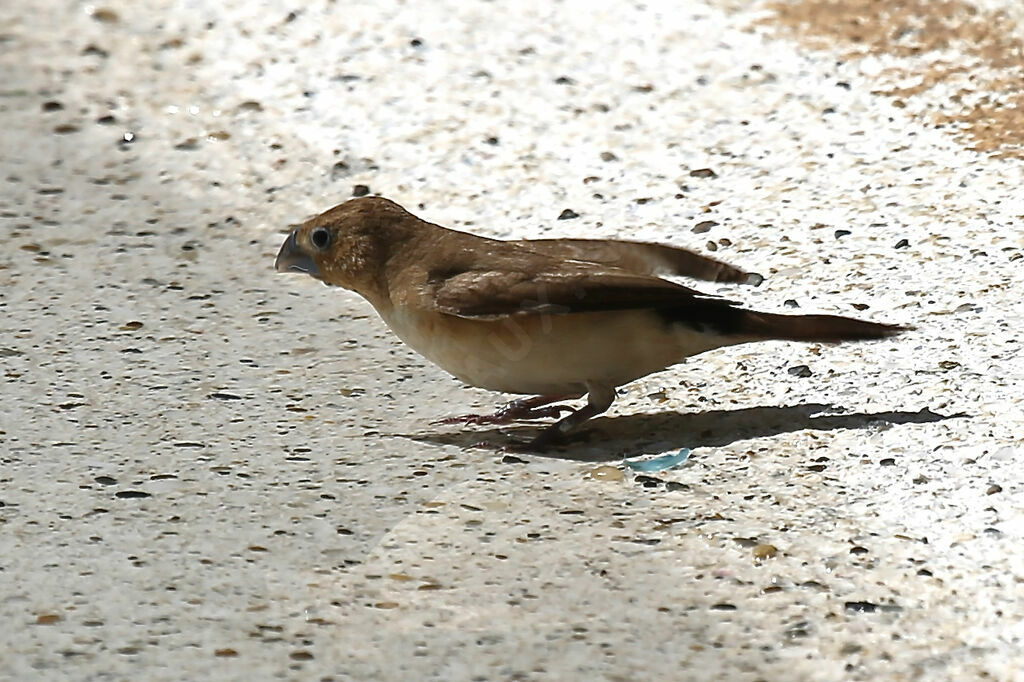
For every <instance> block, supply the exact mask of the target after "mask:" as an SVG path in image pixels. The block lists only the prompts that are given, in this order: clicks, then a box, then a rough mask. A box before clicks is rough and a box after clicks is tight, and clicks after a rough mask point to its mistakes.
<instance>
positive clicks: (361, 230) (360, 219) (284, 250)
mask: <svg viewBox="0 0 1024 682" xmlns="http://www.w3.org/2000/svg"><path fill="white" fill-rule="evenodd" d="M413 221H415V218H413V216H412V215H411V214H410V213H408V212H407V211H406V210H405V209H404V208H402V207H401V206H399V205H398V204H396V203H395V202H393V201H390V200H388V199H385V198H383V197H360V198H358V199H350V200H349V201H346V202H345V203H343V204H338V205H337V206H335V207H334V208H332V209H330V210H328V211H325V212H324V213H321V214H320V215H318V216H316V217H314V218H310V219H309V220H307V221H306V222H304V223H303V224H302V225H299V226H298V227H296V228H295V229H294V230H292V231H291V233H290V234H289V235H288V238H287V239H285V241H284V244H282V245H281V250H280V251H278V253H277V259H276V260H275V261H274V268H275V269H276V270H277V271H278V272H302V273H305V274H307V275H309V276H311V277H314V278H316V279H318V280H320V281H321V282H323V283H324V284H329V285H332V286H340V287H344V288H346V289H351V290H353V291H355V292H357V293H359V294H362V295H363V296H364V297H366V298H372V295H373V294H374V293H375V292H376V291H377V289H378V287H379V286H380V285H381V282H380V278H381V276H382V274H383V273H382V269H383V267H384V265H385V263H386V262H387V260H388V258H389V257H390V252H391V249H392V246H393V245H394V244H396V243H401V242H402V238H403V235H402V232H403V231H404V230H406V229H408V226H409V225H410V223H411V222H413Z"/></svg>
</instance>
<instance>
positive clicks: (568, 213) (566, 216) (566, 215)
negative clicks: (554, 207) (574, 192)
mask: <svg viewBox="0 0 1024 682" xmlns="http://www.w3.org/2000/svg"><path fill="white" fill-rule="evenodd" d="M579 217H580V214H579V213H577V212H576V211H574V210H572V209H571V208H567V209H565V210H564V211H562V212H561V213H559V214H558V219H559V220H572V219H573V218H579Z"/></svg>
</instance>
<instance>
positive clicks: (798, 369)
mask: <svg viewBox="0 0 1024 682" xmlns="http://www.w3.org/2000/svg"><path fill="white" fill-rule="evenodd" d="M786 371H787V372H789V373H790V374H792V375H793V376H795V377H800V378H801V379H806V378H807V377H809V376H811V375H812V374H813V373H814V372H812V371H811V368H810V367H808V366H807V365H796V366H795V367H790V368H789V369H787V370H786Z"/></svg>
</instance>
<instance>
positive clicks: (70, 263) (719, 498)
mask: <svg viewBox="0 0 1024 682" xmlns="http://www.w3.org/2000/svg"><path fill="white" fill-rule="evenodd" d="M30 5H31V6H30ZM888 5H889V6H888V9H886V10H884V11H879V9H878V3H872V2H868V0H850V1H849V2H845V3H833V2H828V1H827V0H803V1H801V0H794V2H789V3H786V2H764V3H747V2H740V1H739V0H732V1H729V0H723V1H721V2H713V1H712V2H706V3H705V2H696V1H693V2H680V3H658V2H650V3H645V4H637V3H627V2H611V1H608V2H597V3H593V2H582V0H581V1H579V2H575V1H567V2H555V3H553V2H548V1H540V0H537V1H535V2H534V1H528V2H519V3H509V4H504V3H492V2H477V1H474V2H447V1H446V2H440V1H439V2H430V3H417V4H413V3H401V2H393V1H389V0H385V1H381V2H378V1H373V2H370V1H366V2H346V3H340V2H323V1H319V0H314V2H310V3H297V2H283V1H269V2H263V3H255V2H254V3H243V2H239V1H237V0H234V1H229V2H199V1H197V2H189V3H173V2H169V1H167V0H154V1H153V2H148V3H146V4H145V6H146V9H145V11H143V10H142V9H141V5H139V4H137V3H128V2H124V1H118V0H110V1H109V2H107V1H103V2H99V3H96V4H87V3H78V2H68V1H64V2H61V1H58V0H38V1H37V2H33V3H15V2H9V3H3V4H2V5H0V124H2V127H0V136H2V149H3V156H2V159H3V161H2V164H3V167H2V173H0V225H2V226H3V244H4V246H3V250H2V252H0V326H2V331H0V369H2V372H3V376H4V380H3V394H2V395H3V399H2V410H0V413H2V415H0V679H5V680H8V679H9V680H129V679H130V680H269V679H288V680H419V679H437V680H577V679H578V680H583V679H587V680H592V679H601V680H644V679H659V680H668V679H675V680H712V679H714V680H751V681H753V680H879V679H882V680H890V679H892V680H942V679H948V680H973V679H991V680H1016V679H1024V673H1022V672H1021V670H1022V668H1024V650H1022V637H1024V553H1022V552H1021V546H1022V541H1024V499H1022V497H1021V493H1022V492H1024V474H1022V467H1021V460H1022V458H1024V447H1022V443H1024V416H1022V414H1024V404H1022V403H1024V398H1022V390H1021V387H1022V378H1024V362H1022V359H1021V357H1020V355H1021V351H1020V349H1021V340H1020V336H1019V330H1020V329H1021V328H1022V327H1024V303H1022V302H1021V296H1020V291H1021V285H1020V282H1021V269H1022V267H1024V236H1022V234H1024V232H1022V220H1024V201H1022V198H1021V185H1022V180H1024V172H1022V162H1021V159H1022V157H1024V149H1022V148H1021V146H1020V143H1021V141H1022V140H1024V114H1022V112H1024V95H1021V93H1020V91H1019V82H1020V80H1019V79H1020V73H1021V69H1022V67H1024V58H1022V52H1024V50H1022V44H1024V42H1022V36H1024V32H1022V31H1021V27H1022V26H1024V6H1021V5H1020V4H1019V3H1015V2H1011V1H1010V0H1007V1H1006V2H997V1H995V0H990V1H988V2H978V3H977V4H974V5H969V4H966V3H965V2H962V1H961V0H943V2H926V1H925V0H899V1H894V2H892V3H889V4H888ZM1018 105H1019V106H1018ZM709 171H710V172H709ZM362 191H369V192H372V193H377V194H382V195H384V196H387V197H389V198H392V199H394V200H395V201H398V202H399V203H401V204H403V205H404V206H406V207H407V208H409V209H410V210H411V211H413V212H414V213H416V214H418V215H420V216H422V217H424V218H426V219H428V220H431V221H434V222H439V223H442V224H446V225H450V226H453V227H457V228H460V229H468V230H473V231H477V232H480V233H482V234H487V235H492V236H501V237H511V236H517V237H524V236H538V235H571V236H600V235H614V236H619V237H626V238H640V239H654V240H659V241H665V242H671V243H673V244H678V245H681V246H687V247H690V248H693V249H696V250H700V251H704V252H713V255H715V256H716V257H719V258H721V259H723V260H726V261H729V262H732V263H735V264H736V265H738V266H740V267H743V268H746V269H749V270H753V271H757V272H760V273H762V274H764V275H765V276H766V277H767V279H766V281H765V282H764V284H762V285H761V286H760V287H757V288H753V287H723V286H718V285H709V284H706V283H703V284H701V285H700V286H701V288H702V289H703V290H705V291H708V292H711V293H721V294H723V295H726V296H729V297H732V298H737V297H738V298H739V299H740V300H742V301H744V302H746V303H749V304H750V305H753V306H756V307H759V308H762V309H766V310H780V311H784V310H787V309H791V310H793V311H794V312H800V311H806V312H811V311H813V312H829V313H840V314H848V315H855V316H859V317H864V318H866V319H872V320H878V321H886V322H894V323H909V324H914V325H916V326H917V330H916V331H914V332H912V333H908V334H906V335H904V336H902V337H900V338H898V339H894V340H888V341H883V342H874V343H867V344H861V345H858V344H852V345H846V346H840V347H822V346H816V345H810V346H807V345H797V344H781V343H773V344H761V345H749V346H743V347H737V348H732V349H728V350H723V351H718V352H714V353H710V354H707V355H705V356H701V357H698V358H693V359H691V360H690V361H688V362H686V363H685V364H683V365H680V366H677V367H675V368H673V369H671V370H668V371H666V372H662V373H660V374H657V375H653V376H650V377H647V378H646V379H643V380H641V381H638V382H635V383H633V384H630V385H628V386H626V387H624V389H623V392H622V396H621V397H620V399H619V400H618V401H617V402H616V404H615V407H614V409H613V410H612V411H611V412H610V413H609V414H608V415H607V416H605V417H603V418H601V419H598V420H595V422H594V425H593V430H592V432H591V436H590V438H589V440H587V441H584V442H582V443H579V444H576V445H573V446H570V447H568V448H565V449H563V450H560V451H557V452H553V453H552V454H551V455H550V456H527V455H518V456H515V457H508V456H504V455H502V454H495V453H494V452H491V451H487V450H480V449H467V446H469V445H471V444H472V443H473V442H475V441H477V440H480V438H481V437H497V438H504V437H511V436H524V435H530V434H532V433H535V432H536V428H537V427H536V426H530V425H523V426H517V427H515V428H512V429H506V430H504V431H501V432H493V431H492V430H489V429H460V428H456V427H450V426H432V425H431V421H432V420H434V419H436V418H438V417H442V416H446V415H450V414H458V413H464V412H468V411H480V410H487V409H490V408H491V407H492V406H494V405H496V404H498V403H500V402H501V401H502V400H504V399H505V398H506V397H507V396H501V395H496V394H489V393H487V392H484V391H479V390H475V389H469V388H465V387H463V386H460V385H459V384H458V382H456V381H455V380H453V379H451V378H450V377H448V376H447V375H446V374H444V373H443V372H442V371H441V370H439V369H437V368H435V367H432V366H429V365H427V364H426V363H425V362H424V361H423V360H422V359H421V358H419V357H418V356H417V355H415V354H414V353H413V352H412V351H410V350H409V349H407V348H405V347H403V346H402V345H401V344H400V343H399V342H398V341H397V340H396V339H395V338H394V337H393V336H392V335H391V334H390V332H389V331H388V330H387V329H386V328H385V327H384V326H383V325H382V323H381V322H380V320H379V319H378V318H377V317H376V315H375V314H374V313H373V311H372V309H371V308H370V307H369V306H368V305H367V304H365V303H364V302H363V301H361V300H360V299H358V298H357V297H356V296H355V295H352V294H349V293H347V292H343V291H339V290H335V289H328V288H325V287H323V286H321V285H319V284H317V283H316V282H314V281H313V280H311V279H309V278H302V277H297V276H292V277H285V276H279V275H277V274H275V273H274V272H273V270H272V262H273V256H274V253H275V252H276V250H277V248H278V246H279V245H280V243H281V241H282V240H283V235H284V234H285V233H286V231H287V230H288V226H289V225H291V224H294V223H296V222H298V221H300V220H302V219H304V218H305V217H307V216H308V215H310V214H313V213H316V212H319V211H321V210H324V209H326V208H328V207H330V206H332V205H334V204H336V203H339V202H341V201H343V200H345V199H346V198H348V197H350V196H352V195H353V193H354V192H356V193H358V192H362ZM565 209H571V211H572V212H573V213H575V214H576V215H577V217H575V218H572V219H564V220H559V219H558V218H559V216H560V215H562V213H563V211H565ZM683 447H688V448H692V450H693V452H692V455H691V456H690V459H689V460H688V461H687V462H686V463H684V464H682V465H680V466H677V467H675V468H672V469H670V470H667V471H661V472H655V473H645V474H637V473H635V472H634V471H633V470H632V469H631V468H629V467H628V466H625V465H624V463H623V458H624V457H629V458H631V457H634V456H640V455H651V454H664V453H670V452H675V451H677V450H679V449H680V448H683Z"/></svg>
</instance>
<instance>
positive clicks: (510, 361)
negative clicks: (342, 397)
mask: <svg viewBox="0 0 1024 682" xmlns="http://www.w3.org/2000/svg"><path fill="white" fill-rule="evenodd" d="M381 317H383V319H384V321H385V322H386V323H387V324H388V326H389V327H391V329H392V330H393V331H394V332H395V334H397V335H398V337H399V338H401V339H402V340H403V341H404V342H405V343H407V344H408V345H409V346H411V347H412V348H413V349H415V350H416V351H417V352H419V353H420V354H421V355H423V356H424V357H426V358H427V359H429V360H430V361H432V362H433V363H435V364H436V365H438V366H439V367H441V368H442V369H444V370H446V371H448V372H449V373H451V374H452V375H454V376H455V377H456V378H458V379H460V380H462V381H464V382H465V383H467V384H470V385H471V386H477V387H480V388H485V389H489V390H492V391H501V392H505V393H527V394H536V395H541V394H569V393H580V394H582V393H584V392H586V391H587V386H586V385H587V383H591V384H596V385H602V386H610V387H614V386H621V385H622V384H625V383H628V382H629V381H632V380H633V379H637V378H639V377H642V376H645V375H647V374H650V373H652V372H657V371H659V370H662V369H664V368H666V367H668V366H670V365H674V364H676V363H678V362H681V361H682V360H683V359H685V358H687V357H689V356H691V355H696V354H698V353H703V352H704V351H707V350H710V349H712V348H718V347H720V346H723V345H728V344H730V343H734V342H735V341H734V340H731V339H729V338H726V337H722V336H717V335H710V334H706V333H699V332H697V331H695V330H692V329H690V328H688V327H686V326H685V325H679V324H675V325H667V324H665V323H664V322H663V321H662V320H661V319H660V318H659V317H658V316H657V315H655V314H654V313H652V312H650V311H642V310H639V311H623V312H598V313H574V314H569V315H523V316H510V317H506V318H502V319H500V320H471V319H465V318H459V317H455V316H451V315H443V314H439V313H422V312H411V311H409V310H408V309H400V308H395V309H392V310H391V311H389V312H388V313H387V314H382V315H381Z"/></svg>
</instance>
